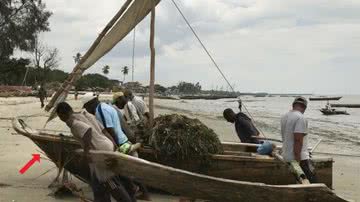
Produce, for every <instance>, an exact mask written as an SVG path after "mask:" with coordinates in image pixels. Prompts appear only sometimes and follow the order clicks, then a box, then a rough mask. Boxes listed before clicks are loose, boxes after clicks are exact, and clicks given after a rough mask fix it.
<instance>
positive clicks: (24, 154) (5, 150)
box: [0, 98, 360, 202]
mask: <svg viewBox="0 0 360 202" xmlns="http://www.w3.org/2000/svg"><path fill="white" fill-rule="evenodd" d="M69 102H70V104H71V105H72V106H73V107H74V108H75V110H79V109H80V106H81V102H80V101H74V100H71V99H70V101H69ZM174 102H178V101H174ZM161 103H162V100H156V104H157V106H156V114H167V113H180V114H185V115H187V116H192V117H197V118H199V119H200V120H201V121H202V122H203V123H205V124H206V125H207V126H209V127H210V128H212V129H214V130H215V132H216V133H218V134H219V135H220V138H221V139H222V140H223V141H238V138H237V136H236V135H235V133H234V130H233V126H231V125H229V124H227V123H224V122H223V121H222V120H221V119H216V118H212V117H208V116H199V115H198V114H194V113H192V112H189V111H185V110H178V109H176V108H171V107H161ZM15 116H24V119H25V120H26V122H27V123H28V124H29V125H30V126H32V127H33V128H36V129H42V128H43V126H44V123H45V121H46V120H47V117H48V113H46V112H44V111H43V110H42V109H40V103H39V102H38V99H36V98H0V202H3V201H4V202H5V201H14V202H15V201H79V199H78V198H76V197H70V198H65V199H55V198H54V197H52V196H48V194H49V193H50V192H51V190H50V189H48V188H47V186H48V185H49V184H50V183H51V182H52V180H53V179H54V177H55V176H56V168H55V165H54V164H53V163H52V162H50V161H48V160H45V159H42V160H41V163H40V164H39V163H35V165H34V166H33V167H31V168H30V169H29V170H28V172H26V173H25V174H23V175H20V174H19V172H18V171H19V169H20V168H21V167H22V166H23V165H24V164H25V163H26V162H27V161H29V160H30V159H31V154H33V153H39V151H40V150H39V148H38V147H37V146H36V145H35V144H34V143H33V142H32V141H31V140H29V139H28V138H26V137H23V136H21V135H14V133H15V131H14V130H13V129H12V127H11V119H12V118H13V117H15ZM46 129H49V130H56V131H68V129H67V127H66V126H65V124H63V123H62V122H61V121H59V120H58V119H55V120H53V121H52V122H50V123H49V124H48V126H47V127H46ZM333 158H334V160H335V164H334V189H335V192H336V193H337V194H339V195H340V196H343V197H345V198H346V199H350V200H353V201H360V158H354V157H341V156H333ZM50 169H52V170H50ZM49 170H50V171H49ZM48 171H49V172H48ZM45 172H48V173H46V174H44V175H42V174H43V173H45ZM40 175H42V176H40ZM74 181H75V183H76V185H77V186H78V187H80V188H82V189H83V190H84V192H85V193H86V195H91V192H90V188H89V186H87V185H86V184H84V183H81V182H79V181H78V180H74ZM152 199H153V201H160V202H162V201H163V202H168V201H169V202H170V201H177V200H178V197H173V196H166V195H159V194H152Z"/></svg>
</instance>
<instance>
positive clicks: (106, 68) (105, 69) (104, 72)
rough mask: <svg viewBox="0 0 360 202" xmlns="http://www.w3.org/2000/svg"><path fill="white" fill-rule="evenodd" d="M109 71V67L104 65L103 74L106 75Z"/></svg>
mask: <svg viewBox="0 0 360 202" xmlns="http://www.w3.org/2000/svg"><path fill="white" fill-rule="evenodd" d="M109 70H110V66H109V65H105V66H104V67H103V68H102V71H103V74H105V75H108V74H109Z"/></svg>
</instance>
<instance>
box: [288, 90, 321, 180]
mask: <svg viewBox="0 0 360 202" xmlns="http://www.w3.org/2000/svg"><path fill="white" fill-rule="evenodd" d="M306 108H307V100H306V98H304V97H297V98H295V100H294V101H293V103H292V110H290V111H289V112H288V113H286V114H285V115H283V116H282V118H281V136H282V140H283V146H282V156H283V158H284V160H285V161H286V162H288V163H292V162H295V161H296V162H298V163H299V164H300V167H301V168H302V170H303V171H304V173H305V175H306V177H307V179H308V180H309V181H310V182H311V183H315V182H316V177H315V173H314V167H313V166H312V164H311V161H310V155H309V151H308V121H307V120H306V118H305V116H304V113H305V110H306Z"/></svg>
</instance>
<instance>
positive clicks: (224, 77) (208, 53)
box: [171, 0, 266, 138]
mask: <svg viewBox="0 0 360 202" xmlns="http://www.w3.org/2000/svg"><path fill="white" fill-rule="evenodd" d="M171 1H172V2H173V4H174V6H175V7H176V9H177V11H178V12H179V13H180V15H181V16H182V18H183V19H184V21H185V23H186V24H187V26H188V27H189V28H190V30H191V32H192V33H193V34H194V36H195V37H196V39H197V40H198V42H199V43H200V45H201V47H202V48H203V50H204V51H205V52H206V54H207V55H208V56H209V58H210V60H211V61H212V63H213V64H214V65H215V67H216V69H217V70H218V71H219V73H220V74H221V76H222V77H223V79H224V80H225V81H226V83H227V84H228V86H229V87H230V89H231V91H232V92H234V93H235V89H234V88H233V86H232V85H231V84H230V82H229V80H228V79H227V78H226V76H225V74H224V73H223V71H222V70H221V69H220V67H219V65H218V64H217V63H216V61H215V59H214V58H213V57H212V56H211V54H210V52H209V51H208V49H207V48H206V47H205V45H204V43H203V42H202V40H201V39H200V37H199V36H198V35H197V34H196V32H195V30H194V28H193V27H192V26H191V24H190V23H189V21H188V20H187V18H186V17H185V15H184V13H183V12H182V11H181V9H180V7H179V6H178V5H177V4H176V2H175V0H171ZM242 106H243V107H244V109H245V111H246V112H247V113H248V114H249V116H250V118H251V119H252V120H255V119H254V118H253V116H252V115H251V113H250V111H249V110H248V109H247V107H246V106H245V105H244V104H243V105H242ZM254 125H255V122H254ZM255 126H256V125H255ZM258 130H259V132H260V133H261V135H263V136H264V137H265V138H266V136H265V134H264V132H263V131H262V130H261V129H260V128H258Z"/></svg>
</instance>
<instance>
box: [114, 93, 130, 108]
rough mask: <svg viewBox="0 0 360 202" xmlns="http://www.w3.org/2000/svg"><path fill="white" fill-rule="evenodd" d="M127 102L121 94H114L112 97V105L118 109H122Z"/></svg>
mask: <svg viewBox="0 0 360 202" xmlns="http://www.w3.org/2000/svg"><path fill="white" fill-rule="evenodd" d="M127 102H128V99H127V98H126V97H125V96H124V94H123V93H122V92H119V93H115V94H114V95H113V104H114V105H116V106H117V107H118V108H119V109H124V107H125V105H126V104H127Z"/></svg>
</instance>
